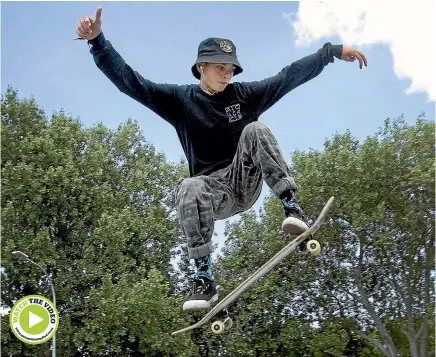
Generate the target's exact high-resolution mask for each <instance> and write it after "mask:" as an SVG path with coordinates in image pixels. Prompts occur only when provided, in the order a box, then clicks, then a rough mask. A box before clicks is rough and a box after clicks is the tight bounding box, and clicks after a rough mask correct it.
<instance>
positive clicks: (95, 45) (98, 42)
mask: <svg viewBox="0 0 436 357" xmlns="http://www.w3.org/2000/svg"><path fill="white" fill-rule="evenodd" d="M88 44H89V45H90V46H92V48H91V51H99V50H102V49H104V48H105V46H106V39H105V37H104V34H103V32H100V33H99V34H98V36H97V37H96V38H94V39H92V40H90V41H88Z"/></svg>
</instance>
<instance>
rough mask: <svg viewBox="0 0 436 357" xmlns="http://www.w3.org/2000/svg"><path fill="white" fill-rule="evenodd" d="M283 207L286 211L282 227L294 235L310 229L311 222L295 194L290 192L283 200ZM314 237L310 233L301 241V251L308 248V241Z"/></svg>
mask: <svg viewBox="0 0 436 357" xmlns="http://www.w3.org/2000/svg"><path fill="white" fill-rule="evenodd" d="M281 201H282V204H283V209H284V211H285V217H286V218H285V220H284V221H283V223H282V229H283V231H285V232H286V233H288V234H290V235H292V236H298V235H300V234H301V233H303V232H305V231H306V230H307V229H309V223H308V219H307V217H306V216H305V215H304V212H303V210H302V209H301V207H300V206H299V205H298V203H297V201H296V200H295V194H294V193H293V192H290V193H289V195H288V196H287V197H285V198H283V199H282V200H281ZM310 239H313V236H312V235H310V236H309V237H307V238H306V239H305V240H304V241H303V242H301V243H300V244H299V246H298V248H299V249H300V251H305V250H306V243H307V242H308V241H309V240H310Z"/></svg>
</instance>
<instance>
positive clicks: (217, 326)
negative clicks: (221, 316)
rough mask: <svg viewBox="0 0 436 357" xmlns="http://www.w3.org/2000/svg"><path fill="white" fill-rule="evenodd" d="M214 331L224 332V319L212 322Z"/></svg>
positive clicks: (217, 332)
mask: <svg viewBox="0 0 436 357" xmlns="http://www.w3.org/2000/svg"><path fill="white" fill-rule="evenodd" d="M211 328H212V332H213V333H216V334H220V333H223V332H224V329H225V327H224V323H223V322H222V321H215V322H213V323H212V326H211Z"/></svg>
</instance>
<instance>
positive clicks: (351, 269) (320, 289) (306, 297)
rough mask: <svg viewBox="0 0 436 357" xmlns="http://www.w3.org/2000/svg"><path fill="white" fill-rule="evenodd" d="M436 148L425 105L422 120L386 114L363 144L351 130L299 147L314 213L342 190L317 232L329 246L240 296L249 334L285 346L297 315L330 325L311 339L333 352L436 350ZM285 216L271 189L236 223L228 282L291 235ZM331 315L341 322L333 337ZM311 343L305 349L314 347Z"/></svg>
mask: <svg viewBox="0 0 436 357" xmlns="http://www.w3.org/2000/svg"><path fill="white" fill-rule="evenodd" d="M434 152H435V147H434V123H430V122H427V121H426V120H424V118H423V116H422V115H421V116H420V117H419V118H418V119H417V120H416V123H415V124H414V125H407V124H406V123H405V121H404V119H403V118H402V117H400V118H398V119H396V120H390V119H387V120H386V121H385V126H384V127H383V128H382V129H380V131H379V132H378V133H376V135H374V136H372V137H368V138H367V139H366V140H365V141H364V142H363V143H359V141H358V140H356V139H355V138H353V137H352V135H351V133H350V132H346V133H345V134H336V135H335V136H334V137H333V138H331V139H329V140H326V142H325V145H324V150H323V151H317V150H310V151H309V152H300V151H296V152H295V153H294V154H293V157H292V166H291V170H292V172H293V175H294V177H295V178H296V181H297V184H298V185H299V191H297V192H298V193H297V198H298V202H299V203H300V204H301V206H302V207H303V209H304V210H305V212H306V213H307V214H308V216H309V217H310V218H311V219H312V220H314V219H315V218H316V216H317V215H318V214H319V212H320V210H321V208H322V207H323V205H324V204H325V202H326V201H327V200H328V198H329V197H330V196H335V202H334V207H333V209H332V211H331V213H330V215H329V218H328V219H327V221H326V223H325V224H324V225H323V226H322V228H321V229H320V231H319V233H317V237H318V239H320V241H321V244H322V247H323V254H322V255H321V256H319V257H316V258H314V257H311V256H302V255H301V254H299V253H295V254H292V255H290V256H289V257H288V258H287V259H286V260H285V261H284V262H282V264H280V266H278V267H277V268H275V269H274V270H273V271H271V272H270V273H269V275H268V276H267V277H265V278H263V279H262V280H261V281H260V282H259V283H258V284H256V286H255V287H254V288H252V289H251V290H250V291H249V292H247V293H246V294H245V295H244V296H243V297H242V298H241V299H239V301H238V302H237V304H235V307H234V308H235V310H236V315H237V316H238V319H240V325H239V326H240V330H238V331H240V333H241V334H243V336H244V338H245V340H246V341H247V345H251V346H253V345H256V346H262V347H256V349H259V348H262V349H264V350H265V351H269V353H272V352H273V351H275V352H277V348H278V349H280V348H283V346H284V345H285V341H286V339H287V338H289V334H287V335H285V336H283V340H282V339H281V338H280V336H281V333H283V331H284V330H285V329H286V328H287V327H286V326H287V324H288V323H289V321H290V319H291V321H292V320H293V319H297V321H298V322H299V323H303V322H304V323H305V324H306V325H305V326H310V327H311V328H312V329H311V331H312V332H313V331H316V329H315V330H313V328H316V327H317V326H319V328H320V331H323V334H322V335H316V336H312V337H311V338H310V340H311V341H318V342H316V343H315V344H314V345H315V346H324V347H322V350H323V351H324V352H323V353H326V351H327V350H331V348H333V350H331V351H332V352H330V353H331V355H341V353H344V352H343V351H345V350H346V349H347V346H349V345H352V344H356V343H357V342H353V341H360V342H358V344H360V345H361V346H363V347H362V348H361V352H360V353H361V354H362V355H364V354H365V352H364V350H365V348H366V347H365V346H370V347H368V348H370V349H371V352H367V353H369V354H371V353H374V354H373V355H375V354H376V353H380V354H381V355H385V356H392V357H394V356H398V355H404V356H406V355H407V356H413V357H423V356H429V355H432V353H433V352H432V351H433V350H434V323H433V320H434V308H433V307H434V291H433V289H431V287H432V286H434V285H433V284H434V276H433V275H432V274H431V270H432V266H433V261H434V212H435V207H434V197H435V191H434V186H435V182H434ZM282 219H283V213H282V208H281V205H280V203H279V202H278V200H276V199H275V198H272V197H270V198H269V199H268V200H267V201H266V202H265V206H264V211H263V212H261V213H260V216H259V217H256V215H255V214H254V212H252V211H251V212H247V213H246V214H244V215H242V216H241V220H240V221H239V222H235V223H233V224H232V225H229V226H228V230H227V240H226V247H225V249H224V251H223V254H222V256H221V259H220V276H219V278H221V279H222V281H223V282H224V285H225V287H226V291H227V290H228V291H229V290H230V289H231V288H233V287H235V286H236V284H237V283H238V282H240V281H242V280H243V279H245V278H246V277H247V276H248V275H249V274H250V273H251V272H253V270H254V269H256V268H257V267H259V266H260V265H261V264H263V263H264V262H266V260H268V259H269V258H270V257H271V256H272V255H273V254H274V253H275V252H277V251H278V250H279V249H281V248H282V247H283V245H284V244H285V243H286V242H287V241H288V239H289V237H287V236H285V235H284V234H283V233H282V232H281V231H280V226H281V221H282ZM332 319H334V321H335V324H334V325H333V326H334V328H335V329H337V328H339V330H338V332H337V333H336V332H335V333H332V335H331V336H330V333H326V332H325V331H334V330H329V327H328V326H330V325H329V321H332ZM326 323H327V325H326ZM259 329H260V330H261V331H262V333H261V335H262V336H263V337H262V340H261V341H260V340H259ZM299 330H300V331H303V330H304V328H303V327H301V328H300V329H299ZM339 331H341V332H340V333H339ZM333 335H334V336H335V337H333ZM266 336H268V337H266ZM327 336H328V337H327ZM325 337H327V338H326V340H325V342H326V343H327V344H326V345H323V342H322V341H324V338H325ZM248 341H249V342H248ZM235 343H236V342H235ZM286 343H288V344H289V341H288V342H286ZM311 343H312V342H310V343H305V344H304V345H305V348H306V352H305V353H311V354H310V355H315V354H316V351H315V350H311V351H307V348H310V347H309V346H311ZM329 343H332V347H328V344H329ZM368 348H366V349H367V351H369V350H368ZM374 351H377V352H374ZM253 353H254V352H253ZM287 353H288V352H287ZM253 355H256V354H255V353H254V354H253ZM261 355H262V354H261ZM284 355H286V353H285V354H284ZM296 355H298V354H296Z"/></svg>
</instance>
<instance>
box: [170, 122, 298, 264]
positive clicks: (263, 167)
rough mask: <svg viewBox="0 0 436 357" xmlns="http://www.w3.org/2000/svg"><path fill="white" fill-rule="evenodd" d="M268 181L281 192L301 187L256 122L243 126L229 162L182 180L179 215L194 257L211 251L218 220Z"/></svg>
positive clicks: (244, 205)
mask: <svg viewBox="0 0 436 357" xmlns="http://www.w3.org/2000/svg"><path fill="white" fill-rule="evenodd" d="M263 180H265V182H266V184H267V185H268V186H269V187H270V188H271V190H272V191H273V192H274V194H275V195H276V196H277V197H279V196H280V194H281V193H282V192H283V191H285V190H288V189H296V188H297V187H296V185H295V182H294V179H293V178H292V177H291V176H290V174H289V172H288V168H287V166H286V163H285V160H284V158H283V155H282V153H281V151H280V148H279V146H278V143H277V140H276V139H275V137H274V135H273V134H272V132H271V130H270V129H269V128H268V127H267V126H265V125H264V124H262V123H260V122H253V123H250V124H248V125H247V126H246V127H245V128H244V130H243V131H242V134H241V137H240V139H239V143H238V148H237V151H236V154H235V157H234V159H233V162H232V163H231V164H230V165H229V166H228V167H226V168H223V169H220V170H217V171H215V172H213V173H211V174H209V175H207V176H206V175H202V176H195V177H190V178H185V179H183V180H181V181H179V183H178V184H177V187H176V190H175V194H176V206H177V214H178V218H179V221H180V224H181V226H182V229H183V233H184V234H185V236H186V239H187V244H188V255H189V258H190V259H197V258H200V257H203V256H205V255H207V254H209V253H211V252H212V248H213V247H212V241H211V239H212V235H213V230H214V222H215V220H220V219H226V218H229V217H231V216H233V215H235V214H237V213H240V212H242V211H246V210H247V209H249V208H250V207H251V206H252V205H253V204H254V203H255V202H256V200H257V199H258V197H259V195H260V192H261V190H262V182H263Z"/></svg>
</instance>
